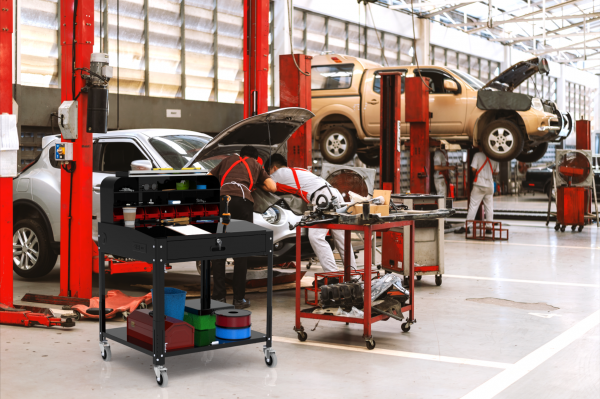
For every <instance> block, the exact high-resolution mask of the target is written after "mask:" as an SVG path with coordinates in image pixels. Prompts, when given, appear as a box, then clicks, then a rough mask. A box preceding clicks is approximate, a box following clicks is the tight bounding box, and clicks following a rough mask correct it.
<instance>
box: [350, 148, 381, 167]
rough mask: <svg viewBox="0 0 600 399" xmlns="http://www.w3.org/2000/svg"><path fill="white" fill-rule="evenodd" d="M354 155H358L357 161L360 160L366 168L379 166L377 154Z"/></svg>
mask: <svg viewBox="0 0 600 399" xmlns="http://www.w3.org/2000/svg"><path fill="white" fill-rule="evenodd" d="M374 154H375V155H374ZM356 155H358V159H360V160H361V162H362V163H364V164H365V165H367V166H371V167H376V166H379V152H374V151H372V152H369V153H365V152H357V153H356Z"/></svg>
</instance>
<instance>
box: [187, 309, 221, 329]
mask: <svg viewBox="0 0 600 399" xmlns="http://www.w3.org/2000/svg"><path fill="white" fill-rule="evenodd" d="M183 321H185V322H186V323H188V324H190V325H192V326H193V327H194V328H195V329H196V330H198V331H203V330H214V329H215V322H216V321H217V316H215V315H214V314H212V315H205V316H199V315H196V314H193V313H188V312H185V313H184V314H183Z"/></svg>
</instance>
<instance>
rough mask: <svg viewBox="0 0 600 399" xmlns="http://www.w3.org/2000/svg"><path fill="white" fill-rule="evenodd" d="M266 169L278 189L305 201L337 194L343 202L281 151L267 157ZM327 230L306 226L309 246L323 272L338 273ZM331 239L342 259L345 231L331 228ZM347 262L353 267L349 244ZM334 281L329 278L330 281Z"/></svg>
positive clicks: (322, 180) (310, 201)
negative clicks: (289, 161)
mask: <svg viewBox="0 0 600 399" xmlns="http://www.w3.org/2000/svg"><path fill="white" fill-rule="evenodd" d="M265 169H266V170H267V172H268V173H269V174H270V175H271V178H272V179H273V180H275V182H276V183H277V191H279V192H286V193H292V194H295V195H298V196H300V197H301V198H302V199H304V201H306V202H307V203H312V204H315V205H316V203H317V198H318V197H320V196H321V195H324V196H325V198H327V199H328V200H329V201H331V199H332V198H333V197H336V198H337V199H338V201H340V202H342V201H343V198H342V195H341V193H340V192H339V191H338V190H337V189H335V188H334V187H332V186H331V185H330V184H329V183H327V181H326V180H325V179H323V178H321V177H319V176H316V175H315V174H313V173H311V172H309V171H308V170H305V169H300V168H288V166H287V160H286V159H285V157H284V156H283V155H281V154H273V155H272V156H271V158H270V160H269V161H268V162H267V163H266V165H265ZM328 232H329V229H308V239H309V241H310V245H311V246H312V248H313V251H315V254H316V255H317V257H318V258H319V263H320V264H321V267H322V268H323V271H324V272H337V271H338V268H337V265H336V263H335V258H334V257H333V251H332V250H331V247H330V246H329V244H328V243H327V241H326V240H325V237H326V236H327V233H328ZM331 235H332V236H333V242H334V243H335V247H336V248H337V250H338V252H339V253H340V256H341V257H342V259H344V241H345V240H344V232H343V231H340V230H331ZM350 251H351V253H350V265H351V266H352V267H356V260H355V259H354V251H353V250H352V245H350ZM335 282H336V281H335V280H333V281H332V279H328V283H329V284H333V283H335ZM322 284H323V281H322V280H321V281H319V282H318V285H319V286H320V285H322Z"/></svg>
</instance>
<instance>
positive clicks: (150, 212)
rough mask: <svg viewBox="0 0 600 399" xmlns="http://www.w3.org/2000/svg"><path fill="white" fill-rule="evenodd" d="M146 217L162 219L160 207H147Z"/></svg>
mask: <svg viewBox="0 0 600 399" xmlns="http://www.w3.org/2000/svg"><path fill="white" fill-rule="evenodd" d="M145 210H146V219H160V209H159V208H158V207H157V206H148V207H146V209H145Z"/></svg>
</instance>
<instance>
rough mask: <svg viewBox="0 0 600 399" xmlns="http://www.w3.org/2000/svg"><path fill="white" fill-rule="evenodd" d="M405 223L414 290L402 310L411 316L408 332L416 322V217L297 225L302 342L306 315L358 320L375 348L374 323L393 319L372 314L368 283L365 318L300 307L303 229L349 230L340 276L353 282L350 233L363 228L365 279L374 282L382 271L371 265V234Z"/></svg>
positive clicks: (298, 302) (405, 327) (298, 312)
mask: <svg viewBox="0 0 600 399" xmlns="http://www.w3.org/2000/svg"><path fill="white" fill-rule="evenodd" d="M403 226H410V259H411V260H410V278H409V279H408V280H409V288H408V290H409V293H410V298H409V302H408V303H409V304H407V305H406V306H403V307H402V313H404V312H409V315H408V318H407V319H406V322H404V323H403V324H402V331H404V332H408V331H409V330H410V326H411V324H413V323H415V322H416V320H415V295H414V292H415V279H414V273H415V268H414V248H415V222H414V220H403V221H392V222H387V223H381V224H365V225H358V224H328V223H322V224H316V225H312V226H298V227H296V267H297V271H298V272H297V273H296V324H295V326H294V331H296V332H297V333H298V339H299V340H300V341H306V338H307V334H306V332H305V331H304V327H303V326H302V323H301V320H300V319H302V318H304V319H317V320H331V321H339V322H342V323H356V324H363V325H364V333H363V337H364V339H365V341H366V346H367V349H374V348H375V340H374V339H373V336H372V335H371V324H373V323H375V322H377V321H380V320H387V319H389V316H386V315H382V314H381V315H376V316H372V315H371V284H365V287H364V308H363V309H364V318H362V319H361V318H357V317H347V316H334V315H326V314H314V313H312V312H313V310H314V309H315V308H314V307H311V308H306V309H300V305H301V302H302V298H301V295H300V294H301V293H300V290H301V283H300V280H301V273H300V267H301V253H302V252H301V232H302V228H308V229H310V228H316V229H332V230H344V231H345V240H344V241H345V251H344V275H343V278H341V279H340V281H350V276H351V274H356V273H353V272H352V271H351V270H350V256H353V255H354V254H353V253H352V252H351V251H350V242H351V238H350V234H351V232H352V231H361V232H363V237H365V240H364V243H365V249H364V251H365V253H364V257H365V268H364V271H363V272H364V273H361V274H362V277H363V280H364V281H365V282H369V281H371V273H378V272H377V270H371V267H368V265H371V251H372V250H373V248H372V246H371V245H372V243H371V237H372V236H373V232H374V231H379V232H385V231H389V230H390V229H392V228H397V227H403Z"/></svg>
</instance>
